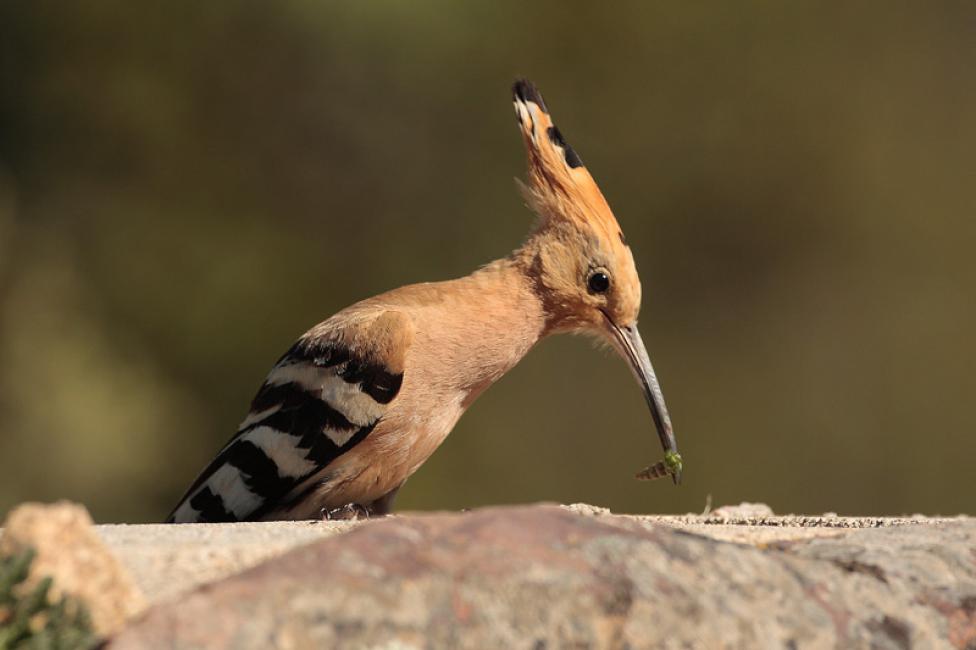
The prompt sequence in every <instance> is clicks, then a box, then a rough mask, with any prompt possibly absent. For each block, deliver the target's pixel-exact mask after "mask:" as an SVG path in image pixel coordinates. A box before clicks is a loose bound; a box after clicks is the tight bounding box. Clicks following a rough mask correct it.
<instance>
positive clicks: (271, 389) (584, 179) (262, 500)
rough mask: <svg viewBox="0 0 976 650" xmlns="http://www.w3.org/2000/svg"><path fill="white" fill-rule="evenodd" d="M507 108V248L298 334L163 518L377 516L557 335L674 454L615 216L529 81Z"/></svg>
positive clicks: (369, 301) (634, 280)
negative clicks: (516, 155) (510, 213)
mask: <svg viewBox="0 0 976 650" xmlns="http://www.w3.org/2000/svg"><path fill="white" fill-rule="evenodd" d="M514 102H515V110H516V115H517V116H518V119H519V125H520V130H521V132H522V136H523V140H524V142H525V145H526V150H527V158H528V183H527V185H526V186H525V187H524V188H523V190H524V193H525V196H526V198H527V200H528V202H529V204H530V205H531V207H532V208H533V209H534V210H535V211H536V212H537V214H538V215H539V221H538V223H537V225H536V227H535V229H534V230H533V231H532V232H531V233H530V235H529V237H528V238H527V239H526V241H525V242H524V243H523V245H522V246H520V247H519V248H517V249H516V250H515V251H514V252H512V253H511V254H510V255H509V256H508V257H506V258H503V259H500V260H497V261H495V262H492V263H491V264H488V265H487V266H485V267H483V268H481V269H479V270H477V271H475V272H474V273H472V274H471V275H468V276H466V277H463V278H459V279H456V280H451V281H447V282H437V283H424V284H416V285H410V286H406V287H401V288H399V289H395V290H393V291H389V292H387V293H384V294H381V295H378V296H375V297H373V298H369V299H367V300H364V301H362V302H359V303H357V304H355V305H352V306H351V307H348V308H347V309H345V310H343V311H341V312H339V313H338V314H336V315H335V316H333V317H331V318H329V319H328V320H326V321H324V322H322V323H320V324H319V325H317V326H315V327H314V328H312V329H311V330H309V332H307V333H306V334H305V335H304V336H303V337H302V338H301V339H300V340H299V342H298V343H297V344H296V345H295V346H293V348H292V350H291V351H289V353H288V354H286V355H285V356H284V357H283V358H282V360H281V361H279V363H278V365H276V366H275V368H274V369H273V370H272V372H271V374H270V375H269V377H268V380H266V382H265V385H264V386H263V387H262V390H261V391H260V392H259V393H258V396H257V397H255V401H254V403H253V404H252V409H251V414H249V416H248V418H247V419H245V422H244V423H243V424H242V427H241V429H240V430H239V432H238V434H237V435H236V436H235V437H234V438H233V439H232V440H231V442H230V443H229V444H228V445H227V446H226V447H225V448H224V450H223V451H222V452H221V454H220V455H219V456H218V458H217V459H216V460H215V461H214V463H212V464H211V466H210V467H209V468H208V469H207V470H205V471H204V473H203V474H202V475H201V477H200V478H198V480H197V482H196V483H195V484H194V486H192V487H191V489H190V490H189V491H188V492H187V494H186V495H185V496H184V499H183V500H182V501H181V503H180V504H179V505H178V506H177V508H176V510H175V511H174V514H173V516H172V518H171V520H174V521H198V520H215V519H217V520H221V519H223V520H227V519H230V520H238V519H298V518H309V517H316V516H319V514H320V513H321V512H329V511H331V510H332V509H335V508H339V507H341V506H345V505H348V504H356V505H358V506H360V507H362V508H365V509H366V510H367V511H369V512H373V513H382V512H385V511H387V510H388V509H389V507H390V503H391V501H392V496H393V495H395V494H396V490H397V489H399V487H400V486H401V485H402V484H403V482H404V481H406V479H407V478H408V477H409V476H410V475H411V474H412V473H413V472H414V471H416V470H417V468H418V467H420V465H421V464H422V463H423V462H424V461H426V460H427V458H429V456H430V455H431V454H432V453H433V452H434V450H435V449H436V448H437V447H438V446H439V445H440V444H441V442H443V440H444V438H445V437H446V436H447V435H448V433H450V431H451V429H452V428H453V427H454V425H455V424H456V422H457V420H458V418H460V417H461V415H462V414H463V413H464V411H465V409H467V408H468V407H469V406H470V405H471V403H472V402H473V401H474V400H475V399H476V398H477V397H478V395H480V394H481V392H483V391H484V390H485V389H486V388H488V387H489V386H490V385H491V384H492V383H494V382H495V381H496V380H498V379H499V378H500V377H501V376H502V375H504V374H505V372H507V371H508V370H510V369H511V368H512V367H513V366H514V365H515V364H516V363H518V361H519V360H520V359H521V358H522V357H523V356H524V355H525V354H526V353H527V352H528V351H529V350H530V349H531V348H532V346H533V345H535V343H537V342H538V341H539V340H540V339H542V338H543V337H545V336H548V335H549V334H553V333H558V332H565V331H581V332H586V333H590V334H593V335H595V336H598V337H601V338H603V339H604V340H606V341H608V342H609V343H610V344H611V345H612V346H613V347H614V349H616V350H617V351H618V353H620V354H621V355H622V356H623V357H624V358H625V359H627V360H628V362H629V363H630V365H631V368H632V369H633V370H634V373H635V376H636V377H637V378H638V380H639V381H640V382H641V383H642V386H643V387H644V389H645V394H646V396H647V399H648V403H649V405H650V406H651V409H652V414H653V415H654V419H655V423H656V424H657V426H658V431H659V435H660V436H661V440H662V444H663V445H664V446H665V448H666V449H674V448H675V445H674V438H673V434H672V433H671V425H670V420H669V418H668V415H667V411H666V409H665V407H664V402H663V398H662V397H661V395H660V389H659V388H658V386H657V381H656V379H655V378H654V375H653V369H652V368H651V366H650V362H649V361H648V360H647V355H646V352H644V348H643V343H641V341H640V337H639V335H638V334H637V330H636V321H637V315H638V311H639V308H640V296H641V289H640V280H639V278H638V275H637V270H636V268H635V266H634V259H633V255H632V254H631V251H630V248H629V247H628V246H627V245H626V243H625V242H624V237H623V234H622V232H621V230H620V226H619V225H618V223H617V221H616V219H615V218H614V216H613V213H612V212H611V210H610V207H609V205H608V204H607V202H606V200H605V199H604V197H603V195H602V193H601V192H600V190H599V188H598V187H597V185H596V183H595V182H594V181H593V178H592V177H591V176H590V174H589V172H588V171H587V170H586V168H585V167H584V166H583V165H582V162H581V161H580V159H579V157H578V156H577V155H576V154H575V152H574V151H573V150H572V149H571V147H569V145H567V144H566V143H565V141H564V139H563V138H562V135H561V134H560V133H559V131H558V129H556V127H555V125H554V124H553V122H552V118H551V116H550V115H549V113H548V108H547V107H546V105H545V102H544V101H543V100H542V98H541V95H540V94H539V93H538V91H537V90H536V89H535V88H534V87H533V86H532V85H531V84H529V83H528V82H525V81H519V82H517V83H516V85H515V87H514ZM318 434H321V435H320V436H319V437H318V438H317V437H316V436H317V435H318ZM275 471H276V473H275V474H274V476H270V477H269V476H266V475H261V476H259V475H258V474H259V473H261V472H264V473H265V474H268V473H274V472H275Z"/></svg>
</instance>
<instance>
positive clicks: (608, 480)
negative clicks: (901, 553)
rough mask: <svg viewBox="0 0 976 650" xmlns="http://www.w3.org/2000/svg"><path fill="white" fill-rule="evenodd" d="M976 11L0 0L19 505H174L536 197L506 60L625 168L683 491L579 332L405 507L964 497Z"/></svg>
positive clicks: (5, 366) (12, 418)
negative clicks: (375, 299)
mask: <svg viewBox="0 0 976 650" xmlns="http://www.w3.org/2000/svg"><path fill="white" fill-rule="evenodd" d="M974 25H976V5H973V4H972V3H964V2H937V3H921V2H917V3H882V4H879V3H860V2H852V3H840V2H837V3H812V2H810V3H807V2H791V3H777V2H760V1H755V2H742V3H637V2H622V3H580V2H556V1H555V0H550V1H548V2H535V3H452V2H413V3H402V2H392V1H384V2H360V3H320V2H310V1H305V2H277V3H262V2H237V3H222V2H208V3H194V2H182V1H180V2H167V3H158V4H147V3H128V2H119V1H117V0H116V1H101V2H94V3H56V2H38V1H32V2H27V1H8V2H4V3H2V4H0V511H2V510H6V509H7V508H8V507H10V506H11V505H13V504H14V503H16V502H18V501H21V500H25V499H44V500H50V499H55V498H61V497H67V498H71V499H76V500H80V501H82V502H84V503H86V504H87V505H88V506H89V507H90V508H91V510H92V512H93V514H94V516H95V517H96V518H97V519H99V520H101V521H119V520H125V521H133V522H134V521H151V520H158V519H159V518H161V517H162V516H164V515H165V512H166V511H167V509H168V508H169V507H170V506H171V505H172V504H173V503H174V501H175V500H176V499H177V498H178V497H179V495H180V493H181V492H182V490H183V488H185V487H186V485H187V484H188V483H189V481H190V480H191V479H192V478H193V476H194V475H195V473H196V472H197V471H198V470H199V469H200V468H201V467H202V466H203V465H204V464H205V462H206V461H207V460H209V458H210V457H211V456H212V455H213V454H214V453H215V451H216V450H217V449H218V447H219V446H220V445H221V444H223V442H224V441H225V440H226V438H227V437H228V436H229V435H230V434H231V432H232V431H233V430H234V428H235V426H236V423H237V422H238V421H239V419H240V418H241V417H242V415H243V413H244V411H245V409H246V405H247V403H248V401H249V400H250V398H251V396H252V394H253V391H254V390H255V389H256V387H257V386H258V384H259V383H260V381H261V379H262V378H263V376H264V373H265V372H266V371H267V370H268V369H269V367H270V366H271V364H272V363H273V362H274V360H275V359H276V358H277V357H278V355H279V354H280V353H281V352H282V351H283V350H284V349H285V348H286V347H287V346H288V345H289V344H290V342H291V341H292V340H293V339H294V337H295V336H297V335H298V334H300V333H301V332H302V331H304V330H305V329H306V328H307V327H309V326H310V325H312V324H314V323H315V322H317V321H318V320H321V319H322V318H324V317H326V316H328V315H330V314H332V313H333V312H335V311H337V310H338V309H340V308H341V307H343V306H345V305H347V304H349V303H351V302H353V301H355V300H358V299H360V298H362V297H365V296H368V295H371V294H374V293H377V292H379V291H382V290H385V289H388V288H391V287H393V286H396V285H400V284H405V283H409V282H414V281H422V280H433V279H444V278H449V277H454V276H458V275H462V274H465V273H467V272H469V271H470V270H471V269H473V268H474V267H476V266H477V265H479V264H481V263H483V262H486V261H488V260H490V259H492V258H495V257H498V256H501V255H503V254H505V253H506V252H507V251H508V250H510V249H511V248H512V247H514V246H515V245H516V244H517V243H518V242H519V241H520V240H521V238H522V237H523V236H524V234H525V232H526V230H527V228H528V226H529V224H530V223H531V219H532V217H531V215H529V214H528V213H527V211H526V210H525V209H524V207H523V206H522V205H521V201H520V200H519V198H518V196H517V194H516V192H515V191H514V188H513V187H512V182H511V178H512V177H513V176H515V175H519V174H521V172H522V170H523V168H524V162H523V158H522V155H523V154H522V151H521V143H520V142H519V138H518V136H517V133H516V130H515V128H514V125H513V117H512V113H511V107H510V105H509V97H508V92H509V91H508V86H509V84H510V82H511V80H512V79H513V78H514V77H516V76H519V75H525V76H528V77H530V78H531V79H533V80H534V81H536V82H537V83H538V84H539V86H540V87H541V88H542V90H543V91H544V93H545V94H546V97H547V100H548V102H549V104H550V107H551V108H552V109H553V112H554V114H555V116H556V119H557V122H558V123H559V124H560V126H561V128H562V131H563V133H564V134H566V137H567V139H568V140H569V141H570V142H572V143H573V145H574V147H575V148H576V149H577V150H578V151H579V152H580V153H581V155H582V157H583V159H584V161H585V162H586V163H587V164H588V166H589V167H590V169H591V170H592V172H593V173H594V175H595V176H596V177H597V180H598V181H599V182H600V184H601V185H602V187H603V189H604V191H605V193H606V194H607V196H608V198H609V200H610V202H611V204H612V205H613V206H614V208H615V211H616V213H617V215H618V218H619V219H620V221H621V224H622V225H623V228H624V230H625V232H626V233H627V237H628V241H629V242H630V243H631V244H632V246H633V248H634V251H635V254H636V258H637V261H638V266H639V268H640V269H641V272H642V277H643V281H644V294H645V299H644V309H643V318H642V320H641V323H642V330H643V333H644V339H645V341H647V343H648V346H649V348H650V352H651V357H652V359H653V360H654V362H655V365H656V367H657V370H658V372H659V374H660V376H661V379H662V383H663V386H664V389H665V395H666V397H667V399H668V402H669V405H670V407H671V410H672V413H673V416H674V419H675V424H676V428H677V434H678V440H679V443H680V445H681V450H682V455H683V456H684V459H685V483H684V485H683V486H682V487H681V488H680V489H674V488H672V487H671V486H670V484H668V483H666V482H657V483H653V484H647V483H639V482H637V481H635V480H633V478H632V476H633V473H634V472H635V471H637V470H638V469H640V468H641V467H644V466H645V465H647V464H649V463H650V462H652V461H654V460H657V459H658V458H659V457H660V453H661V452H660V449H659V447H658V443H657V442H656V436H655V435H654V434H653V433H652V424H651V420H650V417H649V415H648V414H647V413H646V410H645V407H644V405H643V403H642V400H641V398H640V395H639V393H638V391H637V388H636V386H635V385H633V381H632V379H631V378H630V376H629V373H628V372H627V370H626V368H625V367H624V365H623V364H622V363H621V362H620V361H619V360H618V359H615V358H612V357H611V356H609V355H607V354H602V353H598V352H595V351H594V350H593V349H592V346H590V345H587V344H586V343H585V342H584V341H582V340H579V339H568V338H567V339H554V340H551V341H547V342H545V343H543V344H542V345H541V346H540V347H539V349H538V350H536V351H534V352H533V353H532V354H531V355H529V357H528V358H527V359H526V360H525V361H524V362H523V363H522V364H521V365H520V366H519V367H517V368H516V369H515V370H514V371H513V372H512V373H511V374H510V375H509V376H507V377H506V378H505V379H503V380H502V381H501V382H500V383H499V384H498V385H497V386H496V387H494V388H493V389H492V390H490V391H488V393H487V394H486V395H485V396H483V397H482V398H481V399H480V400H479V402H478V403H477V404H476V405H475V406H474V407H473V408H472V410H471V411H470V412H469V413H468V414H467V415H466V416H465V417H464V418H463V419H462V420H461V422H460V424H459V425H458V427H457V429H456V430H455V431H454V433H453V434H452V436H451V437H450V438H449V439H448V441H447V442H446V443H445V445H444V446H443V447H442V449H441V450H439V451H438V453H437V454H435V456H434V457H433V458H432V459H431V461H430V462H429V463H428V464H427V465H425V466H424V468H423V469H422V470H421V471H420V472H419V473H418V474H417V475H416V476H415V477H414V478H413V479H411V481H410V482H409V483H408V484H407V486H406V487H405V489H404V491H403V492H402V493H401V497H400V500H399V506H400V508H401V509H403V508H422V509H434V508H458V507H472V506H477V505H481V504H488V503H499V502H523V501H536V500H543V499H547V500H557V501H567V502H569V501H587V502H592V503H597V504H601V505H607V506H610V507H612V508H614V509H615V510H621V511H640V512H646V511H653V512H684V511H688V510H699V509H700V508H701V507H702V505H703V504H704V501H705V497H706V495H707V494H711V495H712V496H713V498H714V500H715V502H716V503H728V502H738V501H740V500H756V501H765V502H767V503H769V504H770V505H771V506H772V507H773V508H774V509H775V510H776V511H778V512H779V511H781V512H787V511H797V512H801V511H802V512H823V511H836V512H840V513H860V514H877V513H901V512H916V511H921V512H927V513H947V514H952V513H956V512H960V511H968V512H970V513H972V512H973V502H972V500H971V490H972V487H973V465H974V459H976V428H974V422H976V417H974V415H973V407H972V400H973V395H974V394H976V378H974V371H973V369H974V367H976V343H974V342H973V336H972V333H973V332H974V331H976V300H974V297H973V293H974V287H976V283H974V281H976V261H974V244H976V219H974V217H976V189H974V185H976V184H974V173H976V154H974V152H976V117H974V116H976V83H974V77H973V64H974V61H976V39H974V38H973V34H974V32H973V27H974Z"/></svg>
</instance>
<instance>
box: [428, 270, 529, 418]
mask: <svg viewBox="0 0 976 650" xmlns="http://www.w3.org/2000/svg"><path fill="white" fill-rule="evenodd" d="M450 284H452V285H454V286H453V287H452V291H451V292H450V295H451V297H450V298H449V299H448V300H447V302H449V303H450V304H449V305H447V304H445V305H444V306H445V307H449V309H450V310H451V313H452V316H453V318H452V322H453V326H452V327H453V329H452V331H451V332H450V333H445V334H446V335H447V337H448V338H447V340H449V341H453V343H452V344H449V347H450V348H451V353H450V354H458V355H461V356H463V357H464V358H463V359H458V362H459V363H458V364H457V366H456V367H457V368H465V369H466V370H465V372H464V374H465V375H466V376H465V377H464V378H463V379H462V380H461V382H462V383H463V384H465V389H466V392H467V393H468V397H467V398H466V399H465V406H466V405H467V404H470V402H471V401H473V400H474V399H475V398H476V397H477V396H478V395H479V394H480V393H481V392H482V391H483V390H485V389H486V388H487V387H488V386H490V385H491V384H492V383H494V382H495V381H497V380H498V379H499V378H501V376H502V375H504V374H505V373H506V372H508V371H509V370H510V369H511V368H512V367H513V366H515V364H517V363H518V362H519V361H520V360H521V359H522V357H524V356H525V355H526V354H527V353H528V351H529V350H531V349H532V346H534V345H535V344H536V343H537V342H538V341H539V340H540V339H541V338H543V337H544V336H545V335H546V333H547V319H546V313H545V310H544V308H543V304H542V301H541V299H540V298H539V296H538V295H537V293H536V291H535V288H534V286H533V284H532V282H531V279H530V278H529V277H528V276H527V275H526V273H525V270H524V268H523V265H522V263H521V261H520V259H519V258H517V257H516V256H514V255H512V256H509V257H506V258H503V259H500V260H495V261H494V262H491V263H490V264H487V265H485V266H483V267H481V268H480V269H478V270H477V271H475V272H474V273H472V274H470V275H468V276H465V277H463V278H460V279H458V280H454V281H453V282H451V283H450ZM441 340H442V341H443V340H444V339H441ZM459 379H460V378H459Z"/></svg>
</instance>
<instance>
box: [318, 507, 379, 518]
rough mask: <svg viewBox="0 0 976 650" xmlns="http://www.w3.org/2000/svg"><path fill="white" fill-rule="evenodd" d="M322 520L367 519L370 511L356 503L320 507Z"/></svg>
mask: <svg viewBox="0 0 976 650" xmlns="http://www.w3.org/2000/svg"><path fill="white" fill-rule="evenodd" d="M321 512H322V521H359V520H360V519H369V516H370V514H371V513H370V511H369V508H367V507H366V506H363V505H360V504H358V503H347V504H346V505H344V506H340V507H338V508H332V509H329V508H322V511H321Z"/></svg>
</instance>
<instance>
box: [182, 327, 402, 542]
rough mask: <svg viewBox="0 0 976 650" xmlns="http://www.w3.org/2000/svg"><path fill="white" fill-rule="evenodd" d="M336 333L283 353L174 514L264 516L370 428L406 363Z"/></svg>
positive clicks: (193, 518)
mask: <svg viewBox="0 0 976 650" xmlns="http://www.w3.org/2000/svg"><path fill="white" fill-rule="evenodd" d="M337 338H338V337H333V338H329V339H322V338H318V337H307V338H303V339H302V340H300V341H299V342H298V343H296V344H295V345H294V346H293V347H292V349H291V350H289V351H288V353H287V354H285V356H283V357H282V358H281V360H280V361H279V362H278V363H277V364H276V365H275V367H274V368H273V369H272V371H271V373H270V374H269V375H268V378H267V379H266V380H265V382H264V385H262V386H261V389H260V390H259V391H258V394H257V395H256V396H255V397H254V400H253V401H252V403H251V409H250V412H249V413H248V415H247V417H246V418H245V419H244V421H243V422H242V423H241V425H240V428H239V429H238V431H237V434H236V435H235V436H234V437H233V438H232V439H231V441H230V442H229V443H228V444H227V445H226V446H225V447H224V449H223V450H222V451H221V452H220V453H219V454H218V455H217V457H216V458H215V459H214V460H213V462H211V463H210V465H209V466H208V467H207V468H206V469H205V470H204V471H203V473H202V474H200V476H199V477H198V478H197V480H196V481H194V483H193V485H192V486H191V487H190V489H189V490H187V492H186V494H185V495H184V497H183V499H182V500H181V501H180V503H179V504H178V505H177V507H176V508H175V510H174V511H173V513H172V514H171V515H170V517H169V519H168V521H170V522H176V523H186V522H222V521H245V520H254V519H259V518H260V517H261V516H262V515H263V514H264V513H266V512H268V511H270V510H273V509H274V508H275V507H276V506H280V505H281V503H282V500H283V499H284V498H285V496H286V495H287V494H288V493H289V492H290V491H291V490H292V489H293V488H294V487H295V486H296V485H298V484H299V483H301V482H302V481H303V480H305V479H306V478H308V477H310V476H312V475H313V474H316V473H317V472H319V471H320V470H322V469H323V468H324V467H326V466H327V465H329V463H331V462H332V461H334V460H335V459H336V458H338V457H339V456H341V455H342V454H344V453H346V452H347V451H349V450H350V449H352V448H353V447H354V446H355V445H356V444H358V443H359V442H361V441H362V440H363V439H365V438H366V436H368V435H369V434H370V432H371V431H372V430H373V428H374V427H375V426H376V423H377V422H378V421H379V419H380V418H381V417H382V416H383V413H384V412H385V411H386V409H387V408H388V406H389V404H390V402H391V401H393V399H394V398H395V397H396V395H397V393H398V392H399V390H400V386H401V383H402V381H403V373H402V364H399V365H400V368H399V370H400V372H396V371H395V370H392V369H391V368H390V367H389V366H388V365H387V364H384V363H383V362H382V361H378V360H376V359H374V358H370V356H369V355H367V354H364V353H357V352H356V351H354V350H353V349H352V348H351V347H350V346H347V345H345V344H343V343H342V342H341V339H338V340H337Z"/></svg>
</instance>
